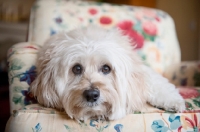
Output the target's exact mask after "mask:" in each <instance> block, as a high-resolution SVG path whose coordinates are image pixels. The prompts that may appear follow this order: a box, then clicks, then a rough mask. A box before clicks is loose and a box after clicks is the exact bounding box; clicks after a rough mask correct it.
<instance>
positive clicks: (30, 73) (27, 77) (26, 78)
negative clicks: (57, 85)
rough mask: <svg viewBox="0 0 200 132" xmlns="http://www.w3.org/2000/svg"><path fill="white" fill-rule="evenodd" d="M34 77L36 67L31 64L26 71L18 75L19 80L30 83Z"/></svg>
mask: <svg viewBox="0 0 200 132" xmlns="http://www.w3.org/2000/svg"><path fill="white" fill-rule="evenodd" d="M35 78H36V67H35V66H32V67H31V68H30V69H29V70H28V71H26V72H25V73H23V74H22V75H21V76H20V81H21V82H22V81H26V82H27V83H28V85H30V84H31V83H32V82H33V80H34V79H35Z"/></svg>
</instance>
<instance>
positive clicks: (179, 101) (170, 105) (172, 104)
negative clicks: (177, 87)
mask: <svg viewBox="0 0 200 132" xmlns="http://www.w3.org/2000/svg"><path fill="white" fill-rule="evenodd" d="M164 109H165V110H166V111H173V112H174V111H175V112H183V111H184V110H185V109H186V107H185V101H184V99H183V98H182V97H178V98H174V99H173V98H172V99H168V100H167V101H166V102H165V104H164Z"/></svg>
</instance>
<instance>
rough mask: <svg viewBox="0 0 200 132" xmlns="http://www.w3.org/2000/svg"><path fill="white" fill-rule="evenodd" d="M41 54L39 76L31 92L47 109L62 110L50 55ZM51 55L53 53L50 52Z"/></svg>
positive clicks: (32, 85) (38, 67)
mask: <svg viewBox="0 0 200 132" xmlns="http://www.w3.org/2000/svg"><path fill="white" fill-rule="evenodd" d="M42 52H43V51H41V52H40V53H39V57H40V58H39V59H38V61H37V63H38V65H37V73H38V76H37V77H36V79H35V80H34V81H33V83H32V84H31V86H30V91H31V92H32V93H33V95H34V96H35V97H36V98H37V100H38V102H39V103H40V104H42V105H44V106H46V107H53V108H58V109H61V108H62V104H61V101H60V98H59V96H58V91H57V89H56V79H57V78H56V72H54V71H55V69H53V66H51V65H52V64H50V57H49V55H48V54H42ZM49 54H51V52H49Z"/></svg>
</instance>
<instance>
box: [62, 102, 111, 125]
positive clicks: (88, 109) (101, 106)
mask: <svg viewBox="0 0 200 132" xmlns="http://www.w3.org/2000/svg"><path fill="white" fill-rule="evenodd" d="M65 111H66V112H67V111H69V109H68V108H67V109H65ZM67 113H68V112H67ZM110 114H111V104H109V103H107V102H101V101H100V100H99V101H96V102H93V103H91V102H85V103H82V105H75V106H73V107H72V109H71V111H70V113H68V115H69V116H70V117H71V118H75V119H76V120H83V121H85V120H88V119H107V118H108V116H109V115H110Z"/></svg>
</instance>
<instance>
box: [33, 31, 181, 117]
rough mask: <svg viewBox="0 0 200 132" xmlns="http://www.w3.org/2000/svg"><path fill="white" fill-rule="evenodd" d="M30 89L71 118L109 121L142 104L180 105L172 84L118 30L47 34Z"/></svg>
mask: <svg viewBox="0 0 200 132" xmlns="http://www.w3.org/2000/svg"><path fill="white" fill-rule="evenodd" d="M37 68H38V69H37V70H38V77H37V78H36V80H35V81H34V82H33V83H32V85H31V92H33V94H34V96H36V97H37V100H38V102H39V103H40V104H42V105H44V106H46V107H53V108H57V109H63V108H64V110H65V111H66V113H67V114H68V115H69V116H70V117H71V118H75V119H76V120H87V119H88V118H93V117H95V118H107V119H109V120H115V119H119V118H122V117H124V116H125V115H127V114H130V113H133V112H134V111H142V110H143V109H144V108H145V106H146V103H147V102H148V103H150V104H151V105H153V106H157V107H161V108H164V109H166V110H174V111H177V112H180V111H183V110H184V109H185V103H184V100H183V98H182V97H181V96H180V95H179V93H178V91H177V89H175V86H174V85H173V84H170V83H169V82H168V80H167V79H165V78H163V77H162V76H161V75H159V74H157V73H155V72H154V71H153V70H151V69H150V68H148V67H147V66H145V65H144V64H143V63H142V61H141V60H140V58H139V57H138V56H137V55H136V54H135V53H134V51H133V46H131V44H130V40H129V39H128V38H127V37H126V36H123V35H122V33H121V32H120V31H118V30H105V29H101V28H97V27H88V28H83V29H76V30H73V31H70V32H68V33H60V34H57V35H54V36H53V37H51V38H50V39H49V40H48V41H47V42H46V43H45V45H44V46H43V48H42V49H41V50H40V51H39V56H38V66H37Z"/></svg>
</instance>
